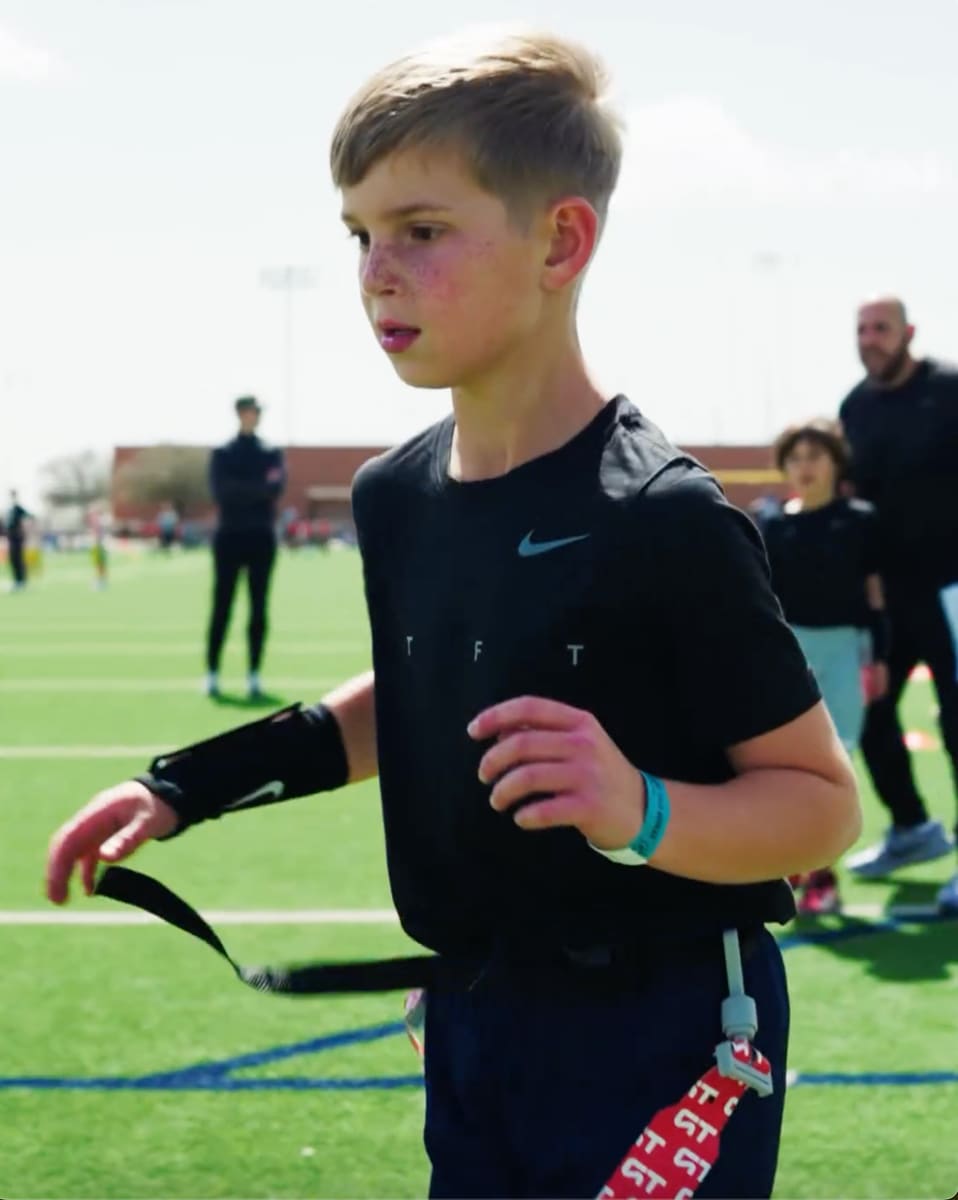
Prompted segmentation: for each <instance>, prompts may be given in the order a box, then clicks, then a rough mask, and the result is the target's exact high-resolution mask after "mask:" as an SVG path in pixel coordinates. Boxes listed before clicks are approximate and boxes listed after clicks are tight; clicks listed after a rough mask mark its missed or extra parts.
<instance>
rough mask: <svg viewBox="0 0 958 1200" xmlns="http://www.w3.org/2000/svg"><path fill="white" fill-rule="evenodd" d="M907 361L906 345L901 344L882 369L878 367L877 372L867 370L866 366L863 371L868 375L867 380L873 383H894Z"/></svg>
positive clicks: (905, 343)
mask: <svg viewBox="0 0 958 1200" xmlns="http://www.w3.org/2000/svg"><path fill="white" fill-rule="evenodd" d="M907 361H908V343H907V342H902V344H901V345H900V346H899V348H898V349H897V350H896V351H895V353H894V354H893V355H892V356H891V358H889V359H888V361H887V362H886V363H885V365H884V366H883V367H880V368H879V369H878V370H877V371H875V370H871V369H869V367H868V366H865V370H866V372H867V373H868V378H869V379H870V380H872V382H873V383H884V384H889V383H894V381H895V380H896V379H897V378H898V376H899V375H900V374H901V372H902V368H903V367H904V365H905V363H906V362H907Z"/></svg>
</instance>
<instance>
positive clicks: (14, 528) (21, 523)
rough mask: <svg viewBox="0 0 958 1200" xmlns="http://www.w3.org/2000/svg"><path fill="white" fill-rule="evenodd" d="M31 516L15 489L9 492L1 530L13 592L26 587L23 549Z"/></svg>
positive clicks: (25, 565)
mask: <svg viewBox="0 0 958 1200" xmlns="http://www.w3.org/2000/svg"><path fill="white" fill-rule="evenodd" d="M30 519H31V514H30V513H28V512H27V510H26V509H25V508H24V507H23V505H22V504H21V503H20V500H19V497H18V496H17V492H16V489H11V491H10V507H9V508H8V509H7V511H6V514H5V516H4V519H3V530H4V533H5V534H6V535H7V556H8V558H9V560H10V572H11V574H12V575H13V587H12V590H13V591H15V592H20V591H22V590H23V589H24V588H25V587H26V586H27V564H26V557H25V554H24V548H25V546H26V540H27V523H28V522H29V521H30Z"/></svg>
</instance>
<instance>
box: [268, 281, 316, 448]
mask: <svg viewBox="0 0 958 1200" xmlns="http://www.w3.org/2000/svg"><path fill="white" fill-rule="evenodd" d="M316 274H317V272H316V271H315V270H314V269H313V268H312V267H293V266H286V267H267V268H265V269H264V270H262V271H260V275H259V280H260V283H261V284H262V285H263V287H268V288H272V289H273V290H274V291H280V292H282V293H283V400H284V408H285V411H286V445H287V446H292V444H293V424H294V389H293V293H294V292H297V291H305V289H306V288H311V287H315V286H316Z"/></svg>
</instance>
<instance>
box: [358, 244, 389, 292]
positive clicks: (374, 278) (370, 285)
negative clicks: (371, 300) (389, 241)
mask: <svg viewBox="0 0 958 1200" xmlns="http://www.w3.org/2000/svg"><path fill="white" fill-rule="evenodd" d="M397 282H398V281H397V276H396V269H395V265H394V264H393V263H392V261H391V260H390V257H389V255H388V254H387V253H386V252H385V251H384V250H382V249H380V248H377V247H376V246H371V247H370V249H369V252H368V253H367V255H366V260H365V262H364V263H363V269H362V274H361V278H360V284H361V286H362V289H363V293H364V294H365V295H367V296H383V295H389V294H390V293H392V292H395V291H396V287H397Z"/></svg>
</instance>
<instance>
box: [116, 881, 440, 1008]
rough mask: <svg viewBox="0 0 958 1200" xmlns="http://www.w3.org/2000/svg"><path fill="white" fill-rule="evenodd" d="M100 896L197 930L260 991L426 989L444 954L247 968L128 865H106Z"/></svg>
mask: <svg viewBox="0 0 958 1200" xmlns="http://www.w3.org/2000/svg"><path fill="white" fill-rule="evenodd" d="M93 890H94V894H95V895H97V896H106V897H107V898H108V899H110V900H118V901H119V902H120V903H121V904H130V905H132V906H133V907H134V908H141V909H143V911H144V912H148V913H152V914H153V916H155V917H159V918H160V920H161V921H166V922H167V924H168V925H173V926H175V927H176V928H177V929H182V930H183V932H184V933H189V934H192V936H193V937H195V938H199V939H200V941H201V942H205V943H206V944H207V946H209V947H211V948H212V949H213V950H215V951H216V952H217V954H221V955H222V956H223V958H225V959H226V961H227V962H228V963H229V964H230V966H231V967H232V968H233V970H234V971H235V972H236V977H237V978H238V979H240V980H241V981H242V982H243V983H245V984H247V985H248V986H249V987H251V988H255V989H256V990H257V991H259V992H280V993H283V994H285V995H296V996H318V995H321V994H323V993H325V992H392V991H398V990H400V989H403V988H427V987H429V985H430V984H431V983H432V980H433V978H434V975H435V971H436V964H437V963H438V961H439V959H438V958H437V956H436V955H434V954H423V955H417V956H414V957H410V958H385V959H378V960H375V961H372V962H340V963H311V964H309V965H308V966H302V967H244V966H241V965H240V964H239V963H238V962H236V961H235V960H234V959H233V958H232V957H231V956H230V954H229V952H228V951H227V949H226V947H225V946H224V945H223V943H222V941H221V940H220V938H219V936H218V935H217V933H216V931H215V930H214V929H213V928H212V927H211V926H210V925H209V924H207V922H206V921H204V920H203V918H202V917H201V916H200V914H199V913H198V912H197V911H196V909H195V908H191V907H190V905H189V904H187V903H186V901H185V900H183V899H181V898H180V897H179V896H177V895H176V893H175V892H171V891H170V889H169V888H168V887H166V886H165V885H164V884H162V883H160V882H159V880H158V879H153V878H152V877H151V876H150V875H144V874H142V872H140V871H131V870H130V869H129V868H128V867H107V868H106V870H105V871H104V872H103V873H102V874H101V875H100V877H99V879H98V880H97V883H96V887H95V888H94V889H93Z"/></svg>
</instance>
